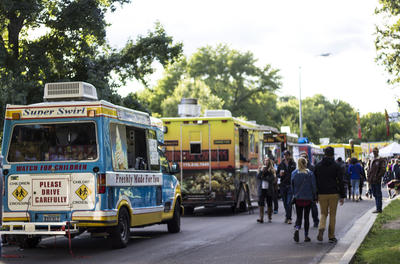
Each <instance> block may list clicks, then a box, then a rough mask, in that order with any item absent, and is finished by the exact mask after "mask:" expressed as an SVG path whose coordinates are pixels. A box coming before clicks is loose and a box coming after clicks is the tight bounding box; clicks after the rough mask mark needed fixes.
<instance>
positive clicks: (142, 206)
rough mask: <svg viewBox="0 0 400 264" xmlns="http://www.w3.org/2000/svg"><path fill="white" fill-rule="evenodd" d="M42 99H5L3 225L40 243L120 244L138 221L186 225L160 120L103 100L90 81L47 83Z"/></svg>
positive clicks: (173, 228) (23, 240)
mask: <svg viewBox="0 0 400 264" xmlns="http://www.w3.org/2000/svg"><path fill="white" fill-rule="evenodd" d="M44 101H45V102H43V103H38V104H31V105H7V108H6V116H5V122H4V133H3V144H2V155H3V156H4V165H3V174H4V186H5V192H4V196H3V206H4V214H3V229H2V231H1V232H0V233H1V234H7V236H12V237H14V238H15V239H16V241H18V243H19V244H20V245H21V246H24V247H34V246H36V245H37V244H38V243H39V242H40V240H41V237H42V236H47V235H67V236H68V235H76V234H79V233H81V232H83V231H88V232H90V233H92V234H96V233H101V234H104V233H106V234H108V238H109V239H110V241H111V244H112V246H113V247H114V248H121V247H125V246H126V245H127V243H128V240H129V237H130V235H129V231H130V228H133V227H143V226H147V225H152V224H167V225H168V231H169V232H171V233H176V232H179V231H180V216H181V214H182V213H183V210H182V207H181V201H182V200H181V199H182V198H181V190H180V184H179V182H178V181H177V179H176V178H175V176H174V175H173V174H174V173H175V172H177V171H178V168H177V164H173V165H172V166H169V163H168V161H167V160H166V159H165V156H164V155H163V152H162V149H161V146H162V143H163V127H162V122H161V120H158V119H155V118H153V117H150V116H149V115H148V114H147V113H143V112H139V111H135V110H132V109H127V108H124V107H121V106H117V105H114V104H112V103H109V102H106V101H103V100H98V99H97V92H96V89H95V87H94V86H93V85H91V84H88V83H84V82H64V83H49V84H46V85H45V94H44Z"/></svg>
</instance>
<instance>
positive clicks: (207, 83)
mask: <svg viewBox="0 0 400 264" xmlns="http://www.w3.org/2000/svg"><path fill="white" fill-rule="evenodd" d="M255 63H256V60H255V59H254V57H253V54H252V53H250V52H246V53H241V52H239V51H237V50H233V49H230V48H229V47H228V46H227V45H217V46H216V47H215V48H213V47H211V46H207V47H203V48H200V49H199V50H198V51H197V52H196V53H194V54H193V55H192V56H191V57H190V59H186V58H181V60H180V61H179V62H177V63H175V64H172V65H170V66H169V67H167V69H166V71H165V74H164V77H163V78H162V79H161V80H160V81H159V82H158V84H157V86H156V87H154V89H153V90H152V91H151V92H149V90H146V91H144V92H142V93H141V94H140V95H139V98H141V99H142V100H143V102H145V104H146V105H148V107H149V109H151V111H152V112H153V113H158V114H160V115H162V116H176V115H177V111H176V109H177V103H179V102H178V99H179V100H180V98H182V96H184V95H185V96H186V95H190V96H192V97H193V94H196V93H198V92H194V90H198V89H199V88H201V87H203V88H204V89H206V90H207V91H204V93H205V94H209V95H210V96H211V95H212V96H215V97H210V96H208V97H209V100H211V102H210V103H207V104H208V105H207V107H218V108H223V109H227V110H230V111H231V112H232V114H233V115H234V116H240V115H246V116H248V117H249V118H250V119H253V118H254V119H255V120H257V121H258V122H265V121H268V118H269V117H268V116H269V115H271V114H272V116H274V115H275V113H267V112H264V113H263V110H266V109H263V108H262V105H264V106H265V104H266V102H261V101H260V100H259V99H260V98H261V97H263V98H265V99H268V101H269V102H272V101H273V100H272V101H271V100H270V99H271V98H273V97H274V96H275V95H274V94H271V93H273V92H274V91H276V90H277V89H279V87H280V85H281V83H280V76H279V75H278V70H275V69H273V68H272V67H271V66H270V65H266V66H265V67H262V68H259V67H257V66H256V65H255ZM200 81H201V82H202V84H200V83H199V82H200ZM176 90H178V91H176ZM208 90H209V91H208ZM171 97H172V98H171ZM255 99H257V100H256V102H254V100H255ZM214 101H215V102H214ZM216 102H218V103H216ZM170 104H174V105H170ZM202 104H203V107H204V106H206V105H204V104H205V101H203V103H202ZM273 104H274V102H272V106H273ZM257 106H258V108H257ZM249 108H252V109H253V110H255V108H257V110H256V112H257V114H253V112H254V111H249ZM254 113H255V112H254ZM260 113H261V114H260ZM263 115H264V116H263ZM270 120H271V118H270Z"/></svg>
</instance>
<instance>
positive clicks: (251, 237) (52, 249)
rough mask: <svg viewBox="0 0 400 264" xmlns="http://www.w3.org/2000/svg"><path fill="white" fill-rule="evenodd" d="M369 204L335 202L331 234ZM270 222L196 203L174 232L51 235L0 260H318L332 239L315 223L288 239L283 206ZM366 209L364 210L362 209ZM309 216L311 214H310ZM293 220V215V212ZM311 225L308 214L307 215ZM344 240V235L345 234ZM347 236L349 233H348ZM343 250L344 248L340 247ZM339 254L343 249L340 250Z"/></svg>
mask: <svg viewBox="0 0 400 264" xmlns="http://www.w3.org/2000/svg"><path fill="white" fill-rule="evenodd" d="M374 206H375V203H374V200H369V199H364V200H363V201H361V202H358V203H356V202H352V201H349V200H346V201H345V204H344V205H343V206H338V213H337V219H336V236H337V238H338V239H339V243H340V239H341V238H343V237H344V236H345V235H346V234H347V233H348V231H349V230H350V229H351V227H352V226H353V224H354V223H355V222H356V221H357V220H358V219H360V218H361V217H362V216H363V215H364V214H365V213H367V212H368V211H369V210H370V209H371V208H373V207H374ZM279 209H280V210H279V213H278V214H277V215H273V219H272V223H263V224H259V223H257V222H256V219H257V217H258V208H254V214H249V213H240V214H236V215H232V213H231V211H230V209H229V208H212V209H196V211H195V215H193V216H185V217H183V218H182V229H181V232H180V233H178V234H169V233H168V232H167V227H166V225H156V226H151V227H146V228H142V229H132V230H131V231H132V232H131V241H130V242H129V245H128V247H127V248H124V249H118V250H112V249H111V248H110V246H109V244H108V242H107V240H105V239H103V238H91V237H90V236H89V235H88V234H86V233H84V234H82V235H81V236H79V237H77V238H74V239H73V240H72V254H71V253H70V251H69V247H68V239H66V238H64V237H56V238H54V237H51V238H47V239H45V240H43V241H42V242H41V243H40V244H39V246H38V247H37V248H35V249H25V250H20V249H19V248H18V247H17V246H14V245H10V246H5V247H3V255H5V256H6V257H7V258H3V259H2V262H3V263H143V264H145V263H160V264H164V263H165V264H170V263H171V264H172V263H189V262H190V263H193V264H197V263H207V264H213V263H230V264H235V263H240V264H242V263H252V264H253V263H296V264H301V263H318V262H320V261H321V259H322V258H323V257H324V256H325V255H326V254H327V253H329V252H331V251H332V249H334V247H335V245H334V244H330V243H328V242H327V241H328V238H327V232H325V237H324V241H323V242H318V241H317V240H316V236H317V228H313V227H311V228H310V237H311V239H312V241H311V242H310V243H305V242H303V240H304V231H303V230H301V231H300V242H299V243H295V242H294V241H293V231H294V230H293V224H292V225H288V224H285V223H284V214H283V207H282V204H281V202H280V207H279ZM368 213H370V212H368ZM310 218H311V217H310ZM293 220H295V215H294V216H293ZM310 222H311V225H312V219H310ZM346 239H347V240H348V238H346ZM350 240H351V239H350ZM343 250H345V249H343ZM343 254H344V252H343Z"/></svg>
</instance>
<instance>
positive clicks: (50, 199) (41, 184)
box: [32, 178, 69, 206]
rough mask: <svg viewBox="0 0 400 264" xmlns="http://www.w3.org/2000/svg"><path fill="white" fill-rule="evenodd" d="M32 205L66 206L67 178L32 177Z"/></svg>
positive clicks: (67, 202)
mask: <svg viewBox="0 0 400 264" xmlns="http://www.w3.org/2000/svg"><path fill="white" fill-rule="evenodd" d="M32 188H33V194H32V205H33V206H66V205H68V204H69V200H68V192H69V186H68V179H67V178H52V179H48V178H43V179H32Z"/></svg>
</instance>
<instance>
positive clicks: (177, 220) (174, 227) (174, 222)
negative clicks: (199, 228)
mask: <svg viewBox="0 0 400 264" xmlns="http://www.w3.org/2000/svg"><path fill="white" fill-rule="evenodd" d="M180 207H181V203H180V202H179V201H176V203H175V208H174V216H173V217H172V219H171V220H169V221H168V223H167V224H168V232H170V233H178V232H179V231H181V210H180Z"/></svg>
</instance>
